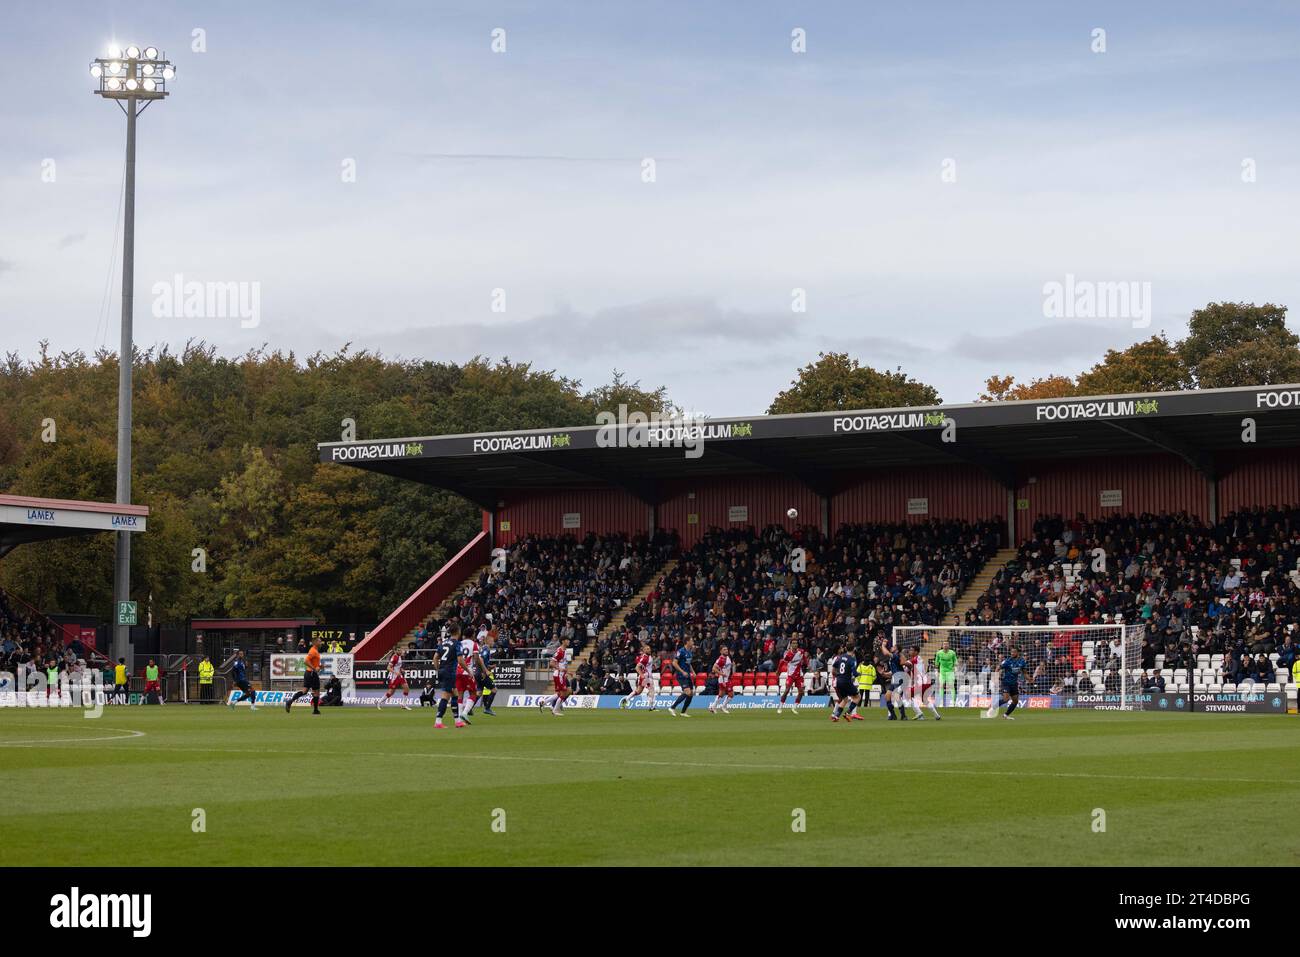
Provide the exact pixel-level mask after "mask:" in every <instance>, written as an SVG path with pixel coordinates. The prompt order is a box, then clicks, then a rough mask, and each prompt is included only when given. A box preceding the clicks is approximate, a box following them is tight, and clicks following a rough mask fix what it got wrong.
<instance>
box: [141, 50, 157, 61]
mask: <svg viewBox="0 0 1300 957" xmlns="http://www.w3.org/2000/svg"><path fill="white" fill-rule="evenodd" d="M144 58H145V59H146V60H156V59H158V48H157V47H145V48H144Z"/></svg>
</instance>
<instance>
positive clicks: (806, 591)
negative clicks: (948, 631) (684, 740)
mask: <svg viewBox="0 0 1300 957" xmlns="http://www.w3.org/2000/svg"><path fill="white" fill-rule="evenodd" d="M1004 527H1005V526H1004V525H1003V524H1002V523H1001V522H1000V521H998V520H993V521H989V522H982V523H970V522H957V521H950V522H941V521H926V522H916V523H908V524H880V525H861V524H855V525H842V526H840V527H839V528H838V529H837V530H836V531H835V533H834V534H833V535H832V536H830V537H829V538H828V537H826V536H824V535H822V534H821V532H820V531H819V530H817V529H816V528H812V527H804V528H800V529H797V530H793V531H792V530H790V529H786V528H784V527H782V526H776V525H774V526H769V527H767V528H765V529H763V530H762V531H761V532H755V531H754V530H753V529H752V528H749V527H745V528H731V529H720V528H714V529H711V530H710V531H709V532H707V533H706V534H705V535H704V536H703V538H702V539H701V540H700V541H699V542H698V543H697V544H696V545H695V546H694V547H692V548H690V549H688V550H686V551H685V552H683V553H682V555H681V556H680V558H679V561H678V563H677V565H676V567H675V568H673V569H672V571H671V572H670V573H669V574H667V575H664V576H662V577H661V578H660V580H659V581H658V582H657V583H656V585H655V587H654V589H653V590H652V591H651V592H650V593H649V595H648V596H647V597H646V598H645V599H644V600H642V601H641V602H639V603H638V604H637V606H636V607H635V608H633V609H632V611H631V612H630V613H629V615H628V616H627V618H626V619H625V620H624V623H623V627H622V628H621V629H620V630H619V631H618V633H616V634H614V635H611V636H609V637H608V638H605V639H602V640H601V642H600V645H599V647H598V648H597V649H596V651H595V653H594V654H593V656H592V660H591V664H592V670H593V677H594V679H595V680H596V682H597V683H599V684H601V685H603V684H604V683H605V681H606V679H607V678H608V676H609V675H611V674H612V675H615V676H617V675H622V674H626V673H627V672H629V671H631V670H632V665H633V661H634V659H635V657H636V655H637V653H638V652H639V649H640V646H641V644H642V643H648V644H649V645H650V647H651V649H652V651H653V652H654V653H655V654H656V656H663V655H666V654H668V653H670V652H671V651H672V649H673V648H675V647H677V646H678V645H679V644H680V643H681V642H682V641H684V640H685V639H686V638H687V637H691V638H694V639H695V641H696V647H697V658H696V660H697V661H698V662H700V663H701V666H702V667H704V668H705V669H707V667H708V665H710V664H712V662H713V660H714V658H715V657H716V655H717V652H718V648H719V647H720V646H721V645H722V644H723V643H724V642H725V643H726V644H727V645H728V646H729V648H730V650H731V654H732V658H733V659H734V660H735V663H736V668H737V670H739V671H768V672H770V671H773V670H775V669H776V668H777V666H778V664H779V662H780V660H781V656H782V655H783V654H784V653H785V650H786V648H787V646H788V644H789V641H790V639H791V637H793V636H796V635H797V636H799V638H800V640H801V641H802V642H803V643H804V645H805V647H806V648H807V649H808V650H809V651H810V654H811V656H812V658H813V661H812V669H811V670H814V671H815V670H818V669H819V668H820V666H821V665H822V664H823V663H824V662H825V661H826V660H827V659H828V658H829V657H830V656H831V655H832V654H834V652H835V649H836V647H837V646H838V644H839V643H840V642H841V641H848V642H849V643H850V644H851V645H852V646H853V648H854V650H855V652H856V653H857V654H858V655H859V656H860V657H864V658H865V657H868V656H869V655H870V654H872V653H873V651H874V648H875V644H876V639H877V638H879V637H881V636H883V635H886V634H888V633H889V629H890V628H891V627H892V626H894V625H905V624H939V623H941V622H943V621H945V620H946V616H947V615H948V614H949V613H950V612H951V609H952V606H953V602H954V601H955V600H956V598H957V596H958V595H959V594H960V593H961V591H962V589H963V588H964V586H965V584H966V583H967V582H968V581H969V580H970V578H971V577H972V576H973V575H974V574H975V572H976V571H978V570H979V569H980V568H981V567H982V566H983V564H984V563H985V562H986V561H987V560H988V559H989V558H990V557H991V556H992V555H993V553H994V552H995V551H996V550H997V548H998V543H999V540H1000V535H1001V533H1002V529H1003V528H1004ZM799 550H801V551H799Z"/></svg>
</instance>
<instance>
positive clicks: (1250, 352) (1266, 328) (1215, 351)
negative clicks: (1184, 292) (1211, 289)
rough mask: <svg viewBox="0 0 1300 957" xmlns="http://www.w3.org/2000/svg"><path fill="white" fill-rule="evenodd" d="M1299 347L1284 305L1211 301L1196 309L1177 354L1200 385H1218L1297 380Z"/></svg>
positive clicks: (1202, 387)
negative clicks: (1287, 323)
mask: <svg viewBox="0 0 1300 957" xmlns="http://www.w3.org/2000/svg"><path fill="white" fill-rule="evenodd" d="M1298 347H1300V336H1297V335H1296V334H1295V333H1294V332H1292V331H1291V330H1290V329H1288V328H1287V326H1286V306H1275V305H1273V304H1272V303H1265V304H1264V305H1262V306H1257V305H1255V304H1254V303H1245V302H1212V303H1210V304H1208V305H1207V306H1205V308H1203V309H1197V310H1196V311H1195V312H1193V313H1192V317H1191V319H1190V320H1189V321H1188V324H1187V337H1186V338H1185V339H1183V340H1182V341H1181V342H1180V343H1179V344H1178V353H1179V355H1180V356H1181V357H1182V359H1183V362H1184V363H1185V364H1186V365H1187V368H1188V370H1189V371H1190V373H1191V375H1192V378H1193V380H1194V381H1195V383H1196V386H1197V388H1201V389H1216V388H1224V387H1227V386H1239V385H1274V384H1277V383H1286V382H1295V381H1297V379H1300V348H1298Z"/></svg>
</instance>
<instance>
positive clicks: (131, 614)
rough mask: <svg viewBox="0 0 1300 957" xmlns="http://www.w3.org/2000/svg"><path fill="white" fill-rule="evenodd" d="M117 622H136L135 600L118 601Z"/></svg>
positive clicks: (130, 623)
mask: <svg viewBox="0 0 1300 957" xmlns="http://www.w3.org/2000/svg"><path fill="white" fill-rule="evenodd" d="M117 623H118V624H119V625H134V624H135V602H133V601H119V602H118V603H117Z"/></svg>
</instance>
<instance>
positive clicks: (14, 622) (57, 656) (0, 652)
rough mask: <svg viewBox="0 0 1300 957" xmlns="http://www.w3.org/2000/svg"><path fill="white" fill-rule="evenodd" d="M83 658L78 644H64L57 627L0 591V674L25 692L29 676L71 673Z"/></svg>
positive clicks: (78, 666) (73, 642) (84, 655)
mask: <svg viewBox="0 0 1300 957" xmlns="http://www.w3.org/2000/svg"><path fill="white" fill-rule="evenodd" d="M85 657H86V650H85V648H83V647H82V645H81V642H80V641H78V640H76V639H74V640H73V641H72V642H71V643H69V644H64V641H63V635H62V634H61V633H60V630H59V626H58V625H56V624H55V623H54V622H52V621H51V620H50V619H48V618H46V617H45V616H44V615H42V614H40V613H39V612H36V611H34V610H32V609H30V608H28V607H26V606H25V605H23V604H22V603H20V602H18V601H16V600H14V599H13V598H11V597H10V596H9V595H8V594H7V593H6V592H4V591H0V672H4V673H7V674H11V675H13V676H14V678H15V680H16V681H17V682H18V684H19V686H20V687H24V688H25V687H27V686H28V685H27V683H26V682H27V674H28V672H31V671H39V672H41V673H42V674H45V673H46V672H47V671H48V670H49V669H51V668H53V669H55V670H57V671H59V672H61V673H62V672H74V671H76V670H78V669H79V668H80V667H81V662H82V661H84V658H85Z"/></svg>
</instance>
